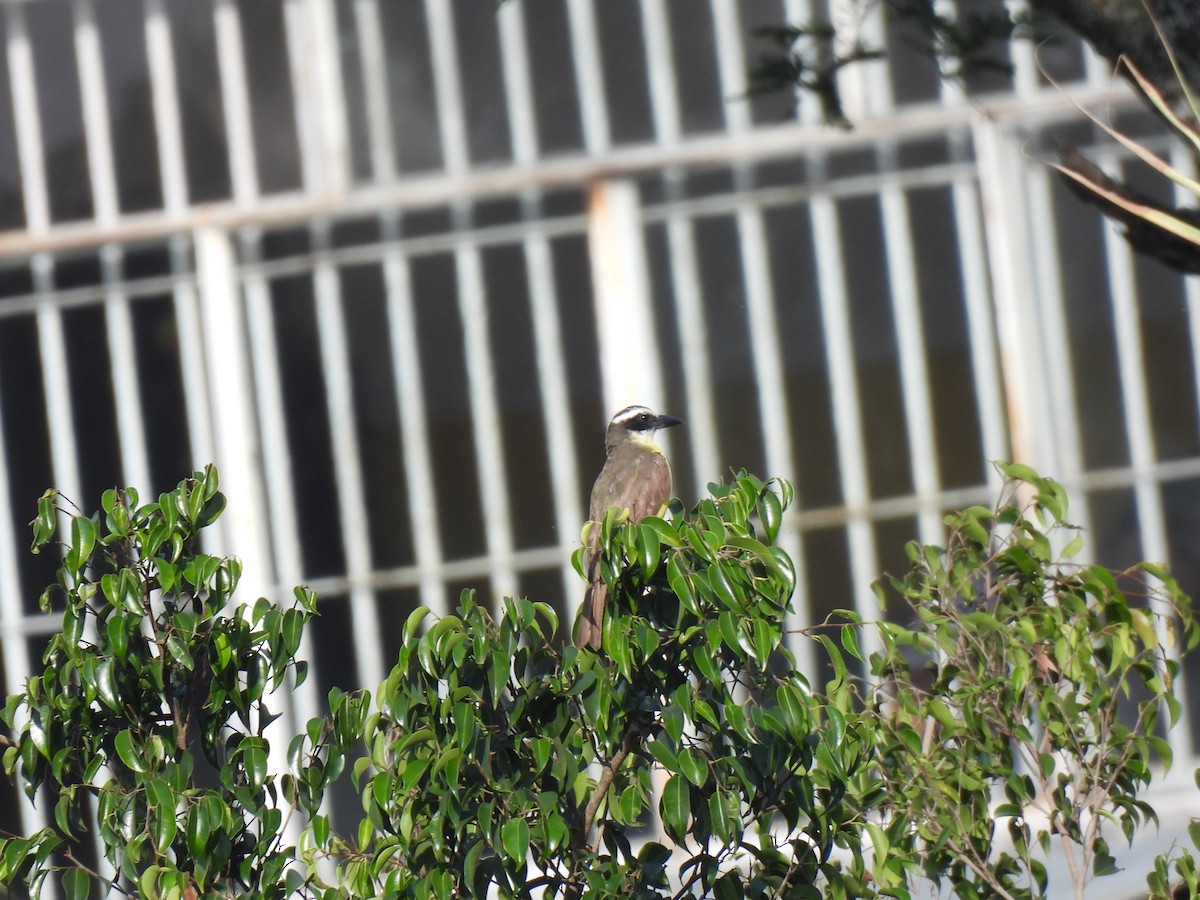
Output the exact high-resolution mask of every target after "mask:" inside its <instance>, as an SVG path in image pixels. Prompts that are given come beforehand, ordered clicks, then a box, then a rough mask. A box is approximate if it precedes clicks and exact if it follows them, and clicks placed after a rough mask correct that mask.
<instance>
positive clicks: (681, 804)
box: [659, 775, 692, 844]
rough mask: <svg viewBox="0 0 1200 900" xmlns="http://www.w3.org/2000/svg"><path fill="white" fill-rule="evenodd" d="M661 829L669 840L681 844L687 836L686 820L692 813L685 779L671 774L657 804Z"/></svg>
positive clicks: (690, 793)
mask: <svg viewBox="0 0 1200 900" xmlns="http://www.w3.org/2000/svg"><path fill="white" fill-rule="evenodd" d="M659 812H660V814H661V816H662V823H663V829H664V830H665V831H666V832H667V835H668V836H669V837H670V838H671V840H673V841H675V842H676V843H678V844H682V843H683V842H684V839H685V838H686V837H687V826H688V820H689V819H690V818H691V815H692V792H691V788H690V787H689V786H688V782H687V779H685V778H684V777H683V776H682V775H672V776H671V777H670V778H669V779H668V780H667V784H666V787H665V788H663V793H662V800H661V802H660V804H659Z"/></svg>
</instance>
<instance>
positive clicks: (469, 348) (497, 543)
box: [454, 247, 517, 597]
mask: <svg viewBox="0 0 1200 900" xmlns="http://www.w3.org/2000/svg"><path fill="white" fill-rule="evenodd" d="M454 256H455V268H456V270H457V272H458V302H459V310H460V312H461V315H462V320H463V352H464V354H465V355H466V363H467V384H468V388H469V390H470V395H471V397H470V400H471V422H472V425H473V432H474V435H475V465H476V468H477V470H478V475H479V487H480V494H481V498H482V500H483V527H484V532H485V535H486V537H487V552H488V556H489V557H491V558H492V559H493V560H494V563H493V564H492V569H491V577H490V579H489V580H490V581H491V584H492V591H493V593H494V594H495V595H496V596H497V597H511V596H514V595H515V594H516V591H517V578H516V574H515V572H514V571H513V560H512V552H513V536H512V520H511V518H510V517H509V513H510V511H511V509H512V507H511V505H510V502H509V494H508V477H507V471H506V466H505V464H504V441H503V438H502V435H501V430H500V410H499V404H498V403H497V401H496V376H495V371H494V369H493V366H492V351H491V347H490V346H489V341H488V309H487V289H486V287H485V286H484V280H483V264H482V260H481V259H480V257H479V250H478V248H476V247H464V248H461V249H459V250H458V251H457V252H456V253H455V255H454Z"/></svg>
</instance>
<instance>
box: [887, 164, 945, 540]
mask: <svg viewBox="0 0 1200 900" xmlns="http://www.w3.org/2000/svg"><path fill="white" fill-rule="evenodd" d="M878 153H879V156H880V158H881V161H882V163H883V167H884V169H885V171H886V170H889V169H892V170H894V169H895V166H896V161H895V152H894V150H893V148H891V147H880V149H879V151H878ZM879 203H880V208H881V212H882V215H883V240H884V253H885V255H886V257H887V269H888V286H889V293H890V295H891V301H892V317H893V318H894V320H895V323H896V351H897V354H898V356H899V360H900V386H901V391H902V394H903V403H904V418H905V422H906V423H907V426H908V428H907V430H908V453H909V459H910V466H911V469H912V479H913V490H914V492H915V494H916V496H917V503H918V510H919V511H918V513H917V531H918V535H919V537H920V540H921V541H922V542H923V543H926V544H938V543H940V542H941V540H942V537H943V529H942V512H941V510H940V509H939V508H938V505H937V501H936V499H935V497H936V494H937V491H938V487H939V478H938V453H937V441H936V439H935V437H934V424H933V401H932V398H931V396H930V388H929V369H928V365H927V354H928V351H927V350H926V347H925V329H924V326H923V324H922V321H921V301H920V288H919V287H918V283H917V272H916V266H915V263H914V255H915V251H914V249H913V243H912V229H911V225H910V223H909V209H908V198H907V197H905V195H904V192H903V191H902V190H901V189H900V187H899V186H897V185H896V184H895V183H893V182H888V183H886V184H885V185H884V187H883V188H882V190H881V191H880V195H879Z"/></svg>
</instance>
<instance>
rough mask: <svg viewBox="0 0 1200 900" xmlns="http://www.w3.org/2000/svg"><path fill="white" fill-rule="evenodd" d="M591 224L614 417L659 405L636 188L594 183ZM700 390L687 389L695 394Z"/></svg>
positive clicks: (604, 369)
mask: <svg viewBox="0 0 1200 900" xmlns="http://www.w3.org/2000/svg"><path fill="white" fill-rule="evenodd" d="M587 222H588V254H589V256H590V257H591V263H592V285H593V286H592V290H593V294H594V296H595V298H596V301H595V303H596V330H597V338H598V343H599V349H600V366H601V368H600V377H601V379H602V380H603V382H604V407H605V409H606V410H608V411H610V413H611V412H612V411H615V410H618V409H621V408H622V407H623V406H627V405H629V404H631V403H645V404H649V405H654V406H661V405H662V400H663V387H662V372H661V370H660V367H659V365H658V352H657V349H656V344H657V342H656V340H655V328H654V318H653V317H652V316H651V315H650V298H649V290H648V287H647V284H648V276H647V274H646V248H645V245H644V244H643V243H642V216H641V210H640V209H639V207H638V194H637V185H636V184H634V183H633V182H631V181H629V180H624V179H622V180H614V181H602V182H598V183H597V184H595V185H593V186H592V190H591V192H590V193H589V195H588V213H587ZM685 353H686V349H685ZM699 390H700V387H699V386H696V385H689V391H690V392H691V393H696V392H697V391H699Z"/></svg>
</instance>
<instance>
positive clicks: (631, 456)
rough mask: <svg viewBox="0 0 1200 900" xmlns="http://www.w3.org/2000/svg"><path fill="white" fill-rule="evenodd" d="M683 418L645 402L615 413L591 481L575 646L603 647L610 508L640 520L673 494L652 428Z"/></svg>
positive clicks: (659, 512)
mask: <svg viewBox="0 0 1200 900" xmlns="http://www.w3.org/2000/svg"><path fill="white" fill-rule="evenodd" d="M682 424H683V422H682V420H680V419H677V418H675V417H674V416H665V415H659V414H658V413H656V412H654V411H653V410H651V409H648V408H647V407H645V406H627V407H625V408H624V409H622V410H621V411H620V412H618V413H617V414H616V415H614V416H613V417H612V420H611V421H610V422H609V423H608V429H607V430H606V431H605V433H604V455H605V459H604V466H603V468H601V469H600V474H599V475H597V476H596V482H595V484H593V485H592V496H591V502H590V504H589V506H588V518H589V519H590V520H591V522H592V526H591V528H590V529H589V531H588V536H587V580H588V586H587V592H586V593H585V594H584V597H583V609H582V611H581V612H580V615H579V626H578V628H579V630H578V639H577V641H576V646H579V647H590V648H591V649H593V650H599V649H600V635H601V631H602V628H603V625H604V603H605V601H606V600H607V599H608V586H607V585H606V584H605V583H604V579H603V578H602V577H601V575H600V523H601V522H602V521H603V520H604V516H605V514H606V513H607V512H608V511H609V510H610V509H612V508H614V507H616V508H617V509H618V510H628V512H629V521H630V522H632V523H634V524H636V523H638V522H640V521H642V519H644V518H646V516H658V515H662V513H663V512H664V511H665V509H666V505H667V501H668V500H669V499H670V498H671V466H670V464H668V462H667V457H666V456H665V455H664V454H663V452H662V448H660V447H659V446H658V445H657V444H655V443H654V432H656V431H658V430H659V429H660V428H671V427H673V426H675V425H682Z"/></svg>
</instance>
